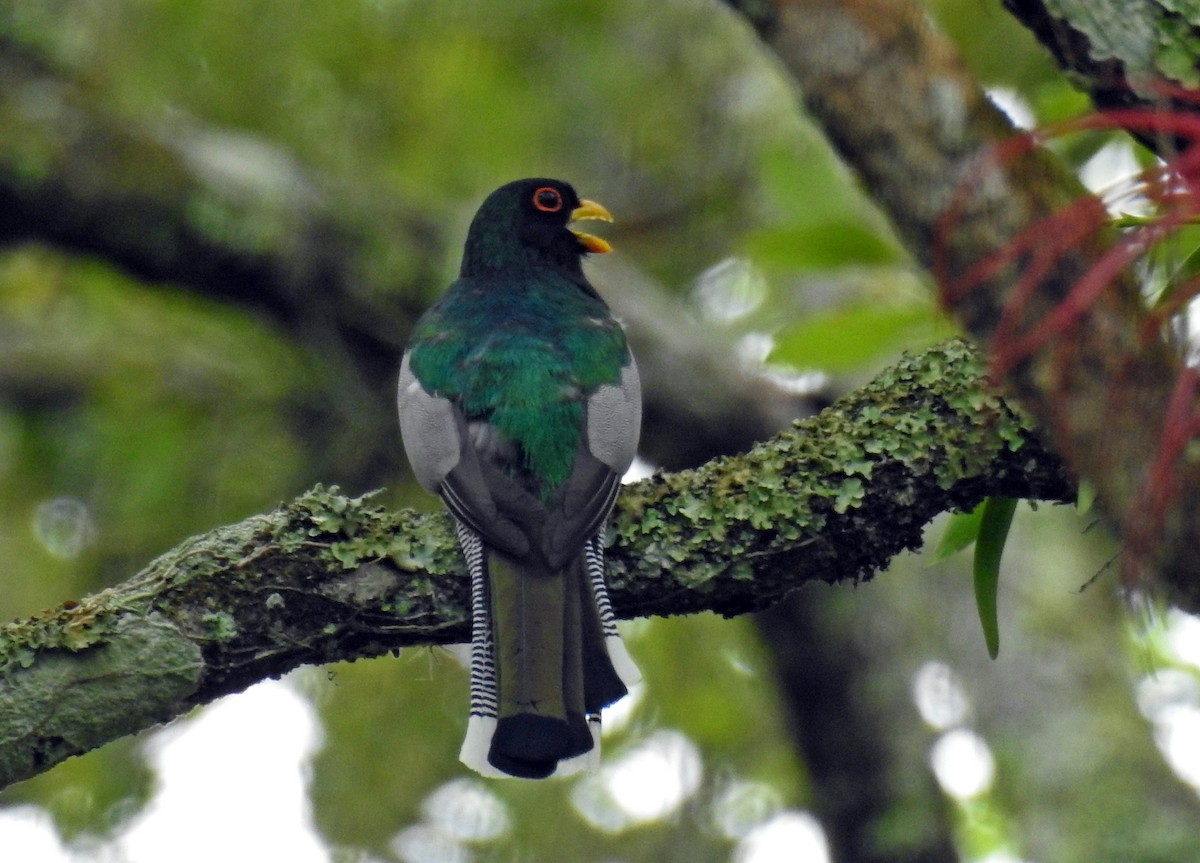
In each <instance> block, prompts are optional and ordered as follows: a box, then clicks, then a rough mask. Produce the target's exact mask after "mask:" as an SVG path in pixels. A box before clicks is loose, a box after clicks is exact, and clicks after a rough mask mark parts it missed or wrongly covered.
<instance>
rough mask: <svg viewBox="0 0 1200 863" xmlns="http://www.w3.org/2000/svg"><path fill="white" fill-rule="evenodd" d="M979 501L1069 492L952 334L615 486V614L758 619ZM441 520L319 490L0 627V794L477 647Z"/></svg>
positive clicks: (863, 567)
mask: <svg viewBox="0 0 1200 863" xmlns="http://www.w3.org/2000/svg"><path fill="white" fill-rule="evenodd" d="M989 494H1003V495H1008V496H1016V497H1028V498H1037V499H1041V500H1050V501H1067V500H1070V499H1072V496H1073V490H1072V486H1071V482H1070V480H1069V478H1068V476H1067V473H1066V471H1065V469H1064V467H1063V465H1062V463H1061V462H1060V461H1059V460H1058V458H1057V457H1055V456H1054V455H1052V454H1051V453H1050V452H1048V451H1047V450H1046V449H1045V448H1044V447H1043V446H1042V445H1041V443H1040V442H1039V441H1038V439H1037V438H1036V437H1035V436H1034V435H1033V434H1032V433H1031V432H1030V431H1029V430H1028V429H1027V428H1026V427H1025V426H1024V425H1023V424H1022V421H1021V420H1020V418H1019V417H1018V416H1017V415H1016V414H1015V413H1013V411H1012V410H1011V409H1010V408H1009V407H1008V406H1007V405H1005V404H1004V402H1003V401H1002V400H1001V399H1000V398H999V397H997V396H995V395H992V394H991V393H989V392H988V391H987V390H986V389H985V388H984V383H983V378H982V366H981V361H980V358H979V356H978V355H977V354H976V353H975V352H974V350H973V349H972V348H970V347H969V346H967V345H966V344H965V343H963V342H960V341H952V342H948V343H946V344H944V345H941V346H939V347H937V348H934V349H932V350H930V351H928V352H927V353H925V354H923V355H921V356H919V357H916V358H906V359H905V360H904V361H902V362H901V363H900V364H898V365H897V366H895V367H893V368H891V369H889V370H888V371H886V372H884V373H883V374H881V375H880V376H879V377H878V378H877V379H876V380H875V381H873V382H872V383H871V384H869V385H868V386H866V387H864V388H863V389H861V390H859V391H857V392H855V393H853V394H851V395H849V396H847V397H846V398H844V399H842V400H840V401H838V402H837V403H836V404H834V405H833V406H832V407H831V408H829V409H827V410H825V411H824V412H822V413H821V414H820V415H819V416H817V417H814V418H811V419H808V420H804V421H802V422H798V423H796V424H795V426H794V427H793V428H791V429H789V430H788V431H785V432H784V433H782V434H780V435H778V436H777V437H775V438H774V439H772V440H770V441H767V442H765V443H763V444H761V445H759V446H758V447H756V448H755V449H754V450H752V451H751V452H749V453H746V454H745V455H742V456H737V457H729V458H722V459H717V460H715V461H712V462H710V463H709V464H707V465H704V466H703V467H701V468H699V469H697V470H692V471H682V472H679V473H672V474H659V475H655V476H653V477H651V478H649V479H646V480H643V481H641V482H638V483H635V484H632V485H629V486H626V487H625V489H624V490H623V493H622V495H621V499H620V501H619V502H618V505H617V510H616V513H615V516H614V520H613V524H612V528H611V531H610V535H611V540H612V547H611V549H610V550H609V563H610V586H611V590H612V597H613V602H614V604H615V606H616V608H617V610H618V613H619V614H621V616H623V617H632V616H643V615H674V614H685V613H690V612H696V611H701V610H709V611H715V612H718V613H720V614H724V615H735V614H740V613H742V612H746V611H750V610H753V609H760V608H764V607H766V606H768V605H770V604H772V603H774V602H775V601H777V600H778V599H779V598H780V597H782V596H783V595H784V594H785V593H787V592H788V591H790V590H792V589H793V588H795V587H797V586H799V585H800V584H803V583H804V582H806V581H812V580H821V581H828V582H834V581H839V580H852V581H858V580H861V579H865V578H869V577H870V576H871V575H872V574H873V573H874V571H875V570H876V569H878V568H880V567H882V566H884V565H885V564H886V563H887V562H888V561H889V560H890V559H891V558H892V557H894V556H895V555H897V554H899V553H900V552H901V551H904V550H907V549H915V548H917V547H919V546H920V544H921V530H922V527H923V526H924V525H925V524H926V523H927V522H928V521H929V520H930V519H931V518H933V517H934V516H935V515H937V514H938V513H941V512H945V511H947V510H954V509H964V508H970V507H973V506H975V505H976V504H977V503H978V502H979V501H980V500H981V499H982V498H983V497H985V496H986V495H989ZM469 608H470V604H469V601H468V583H467V579H466V577H465V575H464V574H463V571H462V564H461V559H460V557H459V553H458V550H457V548H456V546H455V542H454V536H453V532H452V530H451V525H450V521H449V519H448V517H447V516H446V515H445V514H443V513H436V514H418V513H415V512H412V511H403V512H398V513H397V512H388V511H386V510H384V509H383V508H382V507H379V506H376V505H374V504H372V503H371V501H370V496H367V497H362V498H356V499H350V498H346V497H344V496H342V495H340V494H338V493H337V492H336V490H327V489H323V488H320V487H318V488H315V489H313V490H312V491H310V492H308V493H306V494H304V495H301V496H300V497H299V498H297V499H296V500H294V501H292V502H291V503H288V504H285V505H283V506H281V507H280V508H279V509H277V510H275V511H273V512H271V513H268V514H266V515H261V516H256V517H253V518H250V519H247V520H246V521H244V522H241V523H239V524H235V525H230V526H228V527H223V528H219V529H217V530H214V531H212V532H210V533H208V534H205V535H203V536H199V537H195V538H193V539H190V540H188V541H187V542H184V543H183V544H181V545H180V546H179V547H177V548H175V549H173V550H172V551H170V552H168V553H167V554H165V555H163V556H162V557H160V558H159V559H157V560H155V561H154V562H153V563H151V564H150V565H149V566H147V567H146V569H144V570H143V571H142V572H141V573H139V574H138V575H136V576H135V577H133V578H131V579H130V580H128V581H126V582H124V583H122V584H120V585H117V586H116V587H113V588H110V589H108V590H105V591H103V592H101V593H98V594H95V595H93V596H90V597H87V598H85V599H83V600H81V601H78V602H74V601H72V602H67V603H64V604H63V605H62V606H60V607H58V608H56V609H51V610H49V611H46V612H43V613H42V614H40V615H37V616H35V617H33V618H30V619H28V620H23V621H18V622H15V623H12V624H9V625H8V626H7V627H4V628H3V629H0V786H4V785H7V784H10V783H12V782H15V781H17V780H20V779H23V778H27V777H29V776H32V775H34V774H36V773H38V772H41V771H42V770H45V769H47V768H49V767H51V766H52V765H54V764H56V763H57V762H59V761H62V760H63V759H65V758H67V757H70V756H71V755H75V754H78V753H81V752H84V751H87V750H88V749H92V748H94V747H96V746H99V745H101V744H103V743H105V742H107V741H109V740H113V739H115V738H117V737H120V736H122V735H124V734H129V733H132V732H135V731H138V730H141V729H144V728H147V727H150V726H152V725H154V724H155V723H158V722H164V721H167V720H169V719H171V718H172V717H174V716H177V715H179V714H181V713H183V712H184V711H186V710H188V709H190V708H191V707H193V706H194V705H197V704H203V703H206V702H209V701H211V700H213V699H214V698H217V697H218V696H221V695H225V694H227V693H230V692H236V691H240V690H241V689H244V688H245V687H246V686H249V685H250V684H252V683H254V682H256V681H258V680H261V679H264V678H267V677H275V676H278V675H280V674H283V673H284V672H286V671H288V670H290V669H292V668H296V667H297V666H300V665H306V664H313V663H323V662H331V661H337V660H349V659H356V658H360V657H368V656H378V655H381V654H383V653H386V652H388V651H391V650H395V649H398V648H400V647H403V646H407V645H417V644H446V643H453V642H461V641H465V640H467V639H468V637H469Z"/></svg>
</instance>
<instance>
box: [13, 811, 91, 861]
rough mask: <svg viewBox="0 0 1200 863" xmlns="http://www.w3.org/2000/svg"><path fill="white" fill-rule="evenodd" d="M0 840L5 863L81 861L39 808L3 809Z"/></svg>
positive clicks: (44, 812) (48, 817)
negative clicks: (10, 862) (0, 839)
mask: <svg viewBox="0 0 1200 863" xmlns="http://www.w3.org/2000/svg"><path fill="white" fill-rule="evenodd" d="M0 836H2V837H4V838H3V843H4V859H6V860H36V861H37V863H72V861H75V860H80V859H81V858H79V857H76V856H74V855H72V854H71V853H70V852H68V851H67V849H66V848H64V847H63V844H62V841H61V840H60V839H59V838H58V831H57V830H55V829H54V822H53V821H52V820H51V818H50V816H49V815H48V814H47V813H46V811H45V810H43V809H39V808H38V807H37V806H14V807H12V808H4V809H0Z"/></svg>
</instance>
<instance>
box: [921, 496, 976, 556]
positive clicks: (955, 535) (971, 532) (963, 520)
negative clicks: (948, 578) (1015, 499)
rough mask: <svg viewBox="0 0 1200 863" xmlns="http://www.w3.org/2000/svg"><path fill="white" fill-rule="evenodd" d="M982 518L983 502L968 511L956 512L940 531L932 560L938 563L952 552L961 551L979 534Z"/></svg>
mask: <svg viewBox="0 0 1200 863" xmlns="http://www.w3.org/2000/svg"><path fill="white" fill-rule="evenodd" d="M982 518H983V504H982V503H981V504H979V506H977V507H975V509H973V510H971V511H970V512H956V513H955V514H954V515H952V516H950V520H949V521H947V522H946V529H945V530H944V531H942V538H941V541H939V542H938V546H937V549H936V550H935V551H934V552H933V560H934V562H935V563H940V562H941V561H943V560H945V559H946V558H948V557H950V556H951V555H953V554H957V553H958V552H960V551H962V550H963V549H964V548H966V547H967V546H968V545H970V544H971V543H973V542H974V541H975V540H976V538H978V536H979V522H980V520H981V519H982Z"/></svg>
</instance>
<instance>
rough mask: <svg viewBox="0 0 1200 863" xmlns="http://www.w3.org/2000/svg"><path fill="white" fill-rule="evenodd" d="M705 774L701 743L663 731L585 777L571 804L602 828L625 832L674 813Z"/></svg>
mask: <svg viewBox="0 0 1200 863" xmlns="http://www.w3.org/2000/svg"><path fill="white" fill-rule="evenodd" d="M703 775H704V765H703V761H702V759H701V757H700V750H699V749H697V748H696V745H695V744H694V743H692V741H691V740H690V739H688V737H687V736H686V735H685V734H683V733H682V732H679V731H674V730H671V729H662V730H659V731H656V732H654V733H653V734H651V735H650V736H649V737H647V738H646V739H645V740H643V741H642V742H641V743H639V744H637V745H636V746H634V747H633V748H632V749H629V750H627V751H625V752H623V753H621V754H620V755H617V756H616V757H613V758H609V759H608V760H607V761H606V762H605V763H604V764H603V766H602V767H601V768H600V771H599V772H598V773H594V774H590V775H587V776H584V777H583V778H582V779H581V780H580V781H579V782H577V783H576V784H575V787H574V788H573V789H572V790H571V803H572V804H573V805H574V806H575V809H576V810H577V811H578V812H579V814H580V815H581V816H583V818H584V819H585V820H586V821H587V822H588V823H590V824H591V825H592V826H593V827H595V828H596V829H597V830H604V831H606V832H608V833H620V832H622V831H624V830H628V829H629V828H630V827H634V826H636V825H638V824H643V823H645V822H647V821H655V820H658V819H660V818H665V817H667V816H668V815H670V814H672V813H673V812H675V811H676V810H677V809H678V808H679V807H680V806H682V805H683V803H684V802H685V801H686V800H688V798H690V797H692V796H693V795H694V794H695V793H696V791H697V790H698V789H699V788H700V780H701V778H702V777H703Z"/></svg>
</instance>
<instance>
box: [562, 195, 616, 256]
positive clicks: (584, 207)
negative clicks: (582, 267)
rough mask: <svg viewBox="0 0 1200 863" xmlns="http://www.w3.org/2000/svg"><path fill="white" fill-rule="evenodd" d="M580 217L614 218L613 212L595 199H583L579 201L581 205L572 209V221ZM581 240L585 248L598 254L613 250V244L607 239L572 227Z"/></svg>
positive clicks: (601, 219) (604, 220)
mask: <svg viewBox="0 0 1200 863" xmlns="http://www.w3.org/2000/svg"><path fill="white" fill-rule="evenodd" d="M580 219H599V220H600V221H602V222H611V221H612V220H613V217H612V213H610V212H609V211H608V210H607V209H605V208H604V207H603V206H602V205H600V204H597V203H596V202H595V201H588V200H583V201H580V202H579V206H578V207H576V208H575V209H574V210H572V211H571V221H572V222H577V221H579V220H580ZM570 231H571V233H572V234H574V235H575V236H576V237H577V238H578V239H579V242H581V243H583V246H584V248H586V249H587V250H588V251H589V252H591V253H593V254H596V255H603V254H604V253H605V252H611V251H612V246H610V245H609V244H608V242H607V241H605V240H602V239H600V238H599V237H596V236H593V235H592V234H585V233H584V232H583V231H577V230H575V229H574V228H571V229H570Z"/></svg>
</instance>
